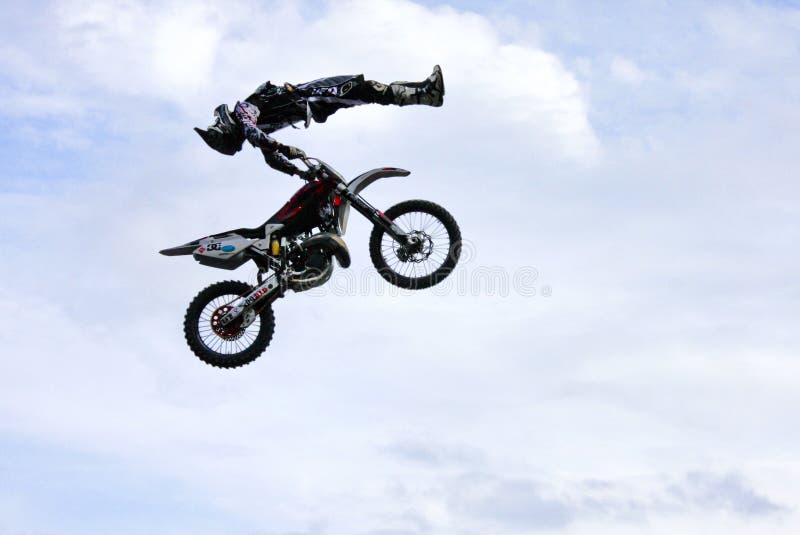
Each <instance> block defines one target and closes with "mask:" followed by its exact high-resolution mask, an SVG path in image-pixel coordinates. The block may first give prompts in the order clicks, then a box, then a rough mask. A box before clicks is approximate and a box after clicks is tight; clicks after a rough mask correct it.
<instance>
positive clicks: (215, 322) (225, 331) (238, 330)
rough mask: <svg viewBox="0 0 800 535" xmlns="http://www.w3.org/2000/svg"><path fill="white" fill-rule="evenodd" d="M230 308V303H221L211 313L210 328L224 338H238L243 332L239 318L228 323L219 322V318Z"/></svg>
mask: <svg viewBox="0 0 800 535" xmlns="http://www.w3.org/2000/svg"><path fill="white" fill-rule="evenodd" d="M232 308H233V307H232V306H230V305H222V306H221V307H219V308H218V309H216V310H215V311H214V313H213V314H212V315H211V329H212V330H213V331H214V334H216V335H217V336H219V337H220V338H224V339H225V340H238V339H239V338H241V337H242V335H243V334H244V329H242V320H241V319H240V318H237V319H235V320H234V321H233V322H231V323H229V324H228V325H220V323H219V320H220V319H222V317H223V316H224V315H225V314H227V313H228V312H229V311H230V310H231V309H232Z"/></svg>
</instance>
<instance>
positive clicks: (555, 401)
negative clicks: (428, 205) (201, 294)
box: [0, 0, 800, 535]
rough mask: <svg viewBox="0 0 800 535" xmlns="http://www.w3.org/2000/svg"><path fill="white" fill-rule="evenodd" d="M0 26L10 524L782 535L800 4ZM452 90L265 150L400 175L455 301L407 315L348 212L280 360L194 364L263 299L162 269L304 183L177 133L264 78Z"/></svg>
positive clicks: (417, 307) (387, 199) (289, 314)
mask: <svg viewBox="0 0 800 535" xmlns="http://www.w3.org/2000/svg"><path fill="white" fill-rule="evenodd" d="M2 13H3V15H2V16H0V30H2V32H1V33H0V34H1V35H2V36H3V37H2V38H0V39H2V42H0V49H1V50H2V54H0V80H2V84H1V85H0V96H2V99H3V101H4V103H5V105H4V107H3V109H2V110H0V125H2V126H3V128H2V133H1V134H0V141H1V142H2V143H0V156H1V157H2V158H1V160H2V166H1V167H0V169H2V174H0V176H2V181H0V210H2V213H3V218H2V219H0V230H2V233H3V235H4V236H5V240H4V242H3V243H4V245H5V246H6V251H7V253H6V254H5V255H4V257H3V262H1V263H0V276H2V280H3V281H5V283H4V284H3V285H2V286H0V313H2V316H3V317H5V318H6V328H4V329H2V330H0V344H1V345H0V346H1V347H3V352H2V358H0V452H2V461H1V462H0V532H2V533H108V532H130V533H141V532H148V533H150V532H152V533H181V532H184V533H198V532H201V533H203V532H206V533H231V532H234V533H264V534H270V535H288V534H290V533H291V534H331V535H336V534H359V535H361V534H363V535H366V534H372V535H377V534H382V535H387V534H396V533H403V534H407V533H413V534H417V533H419V534H465V535H466V534H477V533H497V534H501V535H506V534H508V535H517V534H529V533H539V532H542V533H564V534H584V533H592V534H597V533H609V534H612V533H613V534H615V535H616V534H626V533H637V534H638V533H642V532H646V533H654V534H661V533H670V534H671V533H675V532H680V533H704V534H705V533H709V532H711V533H726V534H729V533H732V534H761V533H765V532H769V533H779V534H780V533H786V534H789V533H796V532H797V530H798V528H799V527H800V519H798V516H797V513H796V508H797V492H796V488H797V482H798V480H799V479H800V459H799V458H798V456H797V444H798V439H800V437H799V436H798V432H797V429H796V426H795V425H794V422H795V421H796V409H795V407H796V406H797V405H798V402H800V399H798V394H797V384H796V383H797V380H796V378H797V377H798V372H800V365H799V364H798V361H797V355H798V348H799V347H800V339H799V338H798V335H797V328H796V323H797V321H796V320H797V302H798V296H800V287H799V286H798V283H797V281H796V279H797V275H796V274H797V273H798V268H800V256H798V255H797V253H796V251H795V249H796V243H797V237H798V235H799V234H800V232H798V231H799V230H800V229H798V215H800V214H798V208H797V206H798V197H799V196H800V195H799V194H800V191H799V189H798V185H797V180H796V171H795V170H796V169H797V167H798V163H799V162H798V156H797V151H796V147H797V146H798V141H799V140H800V128H798V126H797V125H798V124H799V123H798V120H797V119H798V118H800V106H799V105H798V102H800V100H798V96H800V77H798V75H797V68H796V66H797V65H798V59H799V58H798V56H800V50H798V46H800V45H798V43H800V39H798V37H799V36H800V10H798V6H797V4H796V3H789V2H779V3H766V2H726V3H717V2H709V3H696V2H691V3H690V2H619V3H605V4H603V5H600V4H593V5H587V3H585V2H569V1H565V2H558V3H552V2H549V3H546V2H536V3H532V2H531V3H528V2H493V3H491V4H489V3H477V2H474V3H473V2H467V3H446V2H445V3H440V2H426V3H415V2H410V1H401V0H380V1H375V2H370V3H365V2H335V3H333V2H332V3H328V2H302V1H298V2H275V3H272V2H258V1H255V0H249V1H241V2H234V3H233V4H232V3H230V2H226V3H217V2H203V3H191V4H187V3H179V2H174V3H170V2H167V3H162V4H159V5H158V6H156V5H153V4H147V3H136V2H119V3H117V2H108V3H103V4H96V3H92V2H81V1H64V2H53V3H48V2H44V3H40V4H38V6H37V8H36V9H32V8H30V7H29V6H23V7H18V6H16V5H15V4H11V3H7V5H4V6H3V11H2ZM21 20H24V21H25V24H24V25H22V24H21V23H20V21H21ZM276 21H279V23H278V22H276ZM435 63H440V64H441V65H442V67H443V70H444V75H445V80H446V84H447V96H446V102H445V106H444V107H442V108H438V109H431V108H423V107H419V108H417V107H407V108H402V109H400V108H394V107H378V106H375V107H367V106H365V107H361V108H357V109H352V110H346V111H345V112H342V113H337V114H336V115H334V116H333V117H331V119H330V120H329V121H328V122H327V123H326V124H324V125H319V124H315V125H312V126H311V127H310V128H309V129H308V130H290V131H286V132H280V133H278V134H276V137H277V138H278V139H279V140H280V141H282V142H285V143H291V144H296V145H298V146H300V147H302V148H303V149H305V150H306V152H308V153H309V154H313V155H315V156H319V157H321V158H323V159H324V160H326V161H329V162H330V163H332V164H333V165H334V166H335V167H337V168H338V169H340V170H341V171H343V172H344V173H345V174H346V175H352V176H354V175H356V174H358V173H360V172H362V171H364V170H365V169H369V168H374V167H381V166H384V165H396V166H400V167H404V168H407V169H410V170H411V171H412V174H411V175H410V176H409V177H408V178H404V179H392V180H387V181H382V182H380V183H378V184H376V185H375V186H374V187H371V188H370V190H368V191H367V198H368V199H369V200H370V202H372V203H373V204H375V205H376V206H381V207H384V208H386V207H389V206H390V205H392V204H394V203H396V202H398V201H401V200H405V199H409V198H426V199H430V200H433V201H436V202H439V203H441V204H443V205H444V206H446V207H447V208H448V209H449V210H450V211H451V212H452V213H453V214H454V215H455V216H456V218H457V219H458V221H459V223H460V224H461V228H462V231H463V234H464V236H465V238H466V239H467V240H468V241H467V252H468V254H466V255H465V257H464V259H463V262H462V265H461V267H460V269H459V270H458V271H457V272H456V273H454V274H453V276H452V279H451V280H450V281H448V283H447V284H446V285H443V286H442V287H440V288H437V289H436V291H434V290H431V291H426V292H421V293H416V294H407V293H406V294H398V293H397V292H391V291H389V290H388V289H387V287H386V286H384V285H383V282H382V281H381V280H380V279H379V278H378V277H377V276H376V275H375V274H374V272H373V270H372V268H371V266H370V263H369V258H368V251H367V240H368V236H369V231H370V229H369V227H368V226H367V225H366V222H365V221H364V220H361V219H353V220H351V224H350V228H349V229H348V234H347V236H346V241H347V243H348V245H349V247H350V249H351V252H352V254H353V257H354V262H353V266H352V267H351V268H350V270H349V271H343V270H340V271H339V272H337V273H336V275H335V277H334V279H333V280H332V282H331V285H330V286H329V287H328V288H327V289H324V290H322V291H319V292H309V293H308V294H299V295H291V296H289V297H288V298H287V299H284V300H282V301H280V302H279V303H277V304H276V306H275V313H276V316H277V327H276V335H275V338H274V341H273V343H272V345H271V346H270V347H269V349H268V350H267V352H266V353H265V354H264V355H263V356H262V357H261V358H260V359H258V360H257V361H256V362H255V363H253V364H252V365H250V366H247V367H246V368H244V369H240V370H235V371H220V370H216V369H211V368H209V367H207V366H205V365H203V364H202V363H201V362H200V361H198V360H197V359H195V358H194V357H193V356H192V355H191V353H190V352H189V350H188V349H187V348H186V346H185V343H184V341H183V337H182V333H181V321H182V318H183V312H184V310H185V307H186V305H187V304H188V302H189V300H190V299H191V298H192V297H193V296H194V295H195V294H196V292H197V291H199V290H200V289H201V288H202V287H204V286H206V285H208V284H210V283H213V282H215V281H218V280H223V279H231V278H235V279H241V280H249V279H252V277H253V273H252V271H251V270H250V271H249V270H248V268H241V269H240V270H239V271H236V272H233V273H226V272H221V271H218V270H214V269H211V268H206V267H202V266H199V265H197V264H195V263H193V262H192V261H191V260H186V259H183V260H182V259H168V258H164V257H161V256H159V255H157V254H156V251H157V250H159V249H161V248H163V247H166V246H169V245H174V244H178V243H183V242H186V241H188V240H189V239H193V238H196V237H198V236H201V235H205V234H208V233H209V232H213V231H219V230H221V229H225V228H236V227H240V226H249V225H254V224H257V223H260V222H261V221H263V220H264V219H266V218H267V217H268V216H269V215H270V214H271V213H272V212H274V211H275V210H276V209H277V208H278V207H279V206H280V205H281V204H282V203H283V202H284V201H285V199H286V198H288V197H289V196H290V195H291V193H292V192H293V191H294V190H295V189H296V188H297V187H298V184H297V183H296V180H293V179H289V178H286V177H283V176H281V175H279V174H277V173H276V172H273V171H272V170H270V169H267V168H265V166H264V164H263V162H262V160H261V157H260V155H259V154H258V153H257V151H254V150H245V151H243V152H242V153H240V154H238V155H237V156H236V157H235V158H228V157H223V156H221V155H219V154H216V153H214V152H212V151H210V150H208V149H207V147H205V145H204V144H203V143H202V142H201V141H200V140H199V138H197V136H196V135H195V134H194V133H193V132H192V130H191V128H192V127H193V126H203V125H205V124H208V122H209V121H210V118H211V112H212V110H213V108H214V107H215V106H216V105H217V104H219V103H220V102H227V103H229V104H232V103H233V102H235V101H236V100H238V99H241V98H243V97H245V96H247V94H249V93H250V92H251V91H252V90H253V89H254V88H255V87H256V86H258V85H259V84H260V83H262V82H263V81H264V80H266V79H270V80H272V81H273V82H282V81H284V80H285V81H290V82H295V83H296V82H302V81H305V80H310V79H313V78H317V77H319V76H323V75H330V74H339V73H352V72H363V73H365V74H366V75H367V76H368V77H370V78H374V79H377V80H380V81H383V82H390V81H392V80H397V79H400V80H414V79H421V78H423V77H424V76H426V75H427V74H428V73H429V72H430V68H431V66H432V65H433V64H435ZM487 273H491V274H494V275H495V276H498V277H501V278H502V277H506V280H508V281H513V280H514V279H513V277H515V276H516V277H517V281H518V282H519V280H523V282H525V284H526V285H525V288H524V289H525V290H526V291H521V290H520V286H519V284H518V285H517V286H516V287H515V286H513V285H510V286H509V291H508V292H506V293H499V292H497V291H493V290H492V289H491V288H490V287H488V286H487V285H486V284H485V277H486V276H487ZM533 273H535V274H536V276H535V277H533V276H530V275H531V274H533ZM520 274H523V275H525V274H527V276H528V277H527V278H526V279H520V278H519V277H520V276H521V275H520ZM509 284H510V282H509ZM529 290H533V291H529ZM398 323H403V324H407V325H412V326H414V328H415V329H418V331H419V334H418V335H417V336H415V337H413V338H411V339H409V337H408V336H406V335H405V334H404V332H398V331H397V330H396V329H391V328H388V327H387V325H393V324H398ZM334 341H335V342H334Z"/></svg>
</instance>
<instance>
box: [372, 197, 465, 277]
mask: <svg viewBox="0 0 800 535" xmlns="http://www.w3.org/2000/svg"><path fill="white" fill-rule="evenodd" d="M385 215H386V217H388V218H389V219H391V220H392V221H393V222H394V223H395V225H397V226H398V227H400V229H401V230H402V231H403V232H406V233H408V234H409V235H411V236H412V237H413V239H414V243H413V244H410V245H404V244H400V243H398V242H397V241H396V240H395V239H394V238H392V236H390V235H389V234H387V233H386V231H385V230H384V229H383V228H382V227H380V226H375V227H374V228H373V229H372V235H371V236H370V239H369V252H370V257H371V258H372V264H373V265H374V266H375V269H377V270H378V273H380V274H381V276H382V277H383V278H384V279H386V280H387V281H389V282H390V283H392V284H394V285H395V286H399V287H400V288H405V289H408V290H421V289H423V288H429V287H431V286H433V285H435V284H438V283H440V282H441V281H443V280H444V279H445V277H447V276H448V275H449V274H450V272H451V271H453V268H455V266H456V263H458V257H459V254H460V253H461V231H460V230H459V228H458V224H457V223H456V220H455V219H454V218H453V216H452V215H450V213H449V212H448V211H447V210H445V209H444V208H442V207H441V206H439V205H438V204H435V203H432V202H430V201H421V200H413V201H404V202H401V203H399V204H396V205H395V206H392V207H391V208H389V209H388V210H386V214H385Z"/></svg>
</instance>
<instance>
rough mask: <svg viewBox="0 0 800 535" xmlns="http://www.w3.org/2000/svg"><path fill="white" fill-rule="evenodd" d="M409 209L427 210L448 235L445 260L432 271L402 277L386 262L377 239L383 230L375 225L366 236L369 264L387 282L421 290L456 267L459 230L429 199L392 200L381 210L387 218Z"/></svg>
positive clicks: (453, 220)
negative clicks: (417, 275)
mask: <svg viewBox="0 0 800 535" xmlns="http://www.w3.org/2000/svg"><path fill="white" fill-rule="evenodd" d="M409 212H425V213H427V214H430V215H432V216H434V217H436V218H437V219H439V221H441V223H442V224H443V225H444V227H445V229H447V234H448V236H449V238H450V251H449V253H448V255H447V259H446V260H445V262H444V263H443V264H442V265H441V266H440V267H439V269H437V270H436V271H434V272H433V273H431V274H429V275H427V276H425V277H416V278H414V277H406V276H404V275H400V274H399V273H397V272H395V271H394V270H392V268H390V267H389V266H388V265H387V264H386V260H385V259H384V258H383V255H382V254H381V240H382V239H383V235H384V234H385V233H386V231H385V230H384V229H383V228H382V227H379V226H377V225H376V226H374V227H373V228H372V234H371V235H370V238H369V255H370V258H371V259H372V265H373V266H375V269H376V270H378V273H379V274H380V276H381V277H383V278H384V279H385V280H386V281H387V282H389V283H391V284H394V285H395V286H397V287H399V288H403V289H406V290H423V289H425V288H430V287H431V286H435V285H436V284H439V283H440V282H442V281H443V280H444V279H445V278H446V277H447V276H448V275H449V274H450V273H451V272H452V271H453V269H454V268H455V267H456V264H457V263H458V258H459V256H460V255H461V230H460V229H459V228H458V223H456V220H455V218H454V217H453V216H452V215H450V212H448V211H447V210H446V209H445V208H444V207H442V206H439V205H438V204H436V203H433V202H431V201H424V200H421V199H414V200H410V201H403V202H401V203H398V204H395V205H394V206H392V207H391V208H389V209H388V210H386V212H384V214H385V215H386V217H388V218H389V219H395V218H397V217H399V216H401V215H403V214H406V213H409Z"/></svg>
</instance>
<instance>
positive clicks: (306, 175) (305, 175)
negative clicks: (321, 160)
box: [297, 169, 317, 182]
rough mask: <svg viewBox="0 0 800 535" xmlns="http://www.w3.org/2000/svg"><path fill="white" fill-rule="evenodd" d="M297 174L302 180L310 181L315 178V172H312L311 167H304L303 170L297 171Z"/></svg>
mask: <svg viewBox="0 0 800 535" xmlns="http://www.w3.org/2000/svg"><path fill="white" fill-rule="evenodd" d="M297 176H299V177H300V178H302V179H303V180H307V181H309V182H310V181H312V180H314V178H316V176H317V174H316V173H315V172H314V170H313V169H306V170H305V171H300V170H298V171H297Z"/></svg>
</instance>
